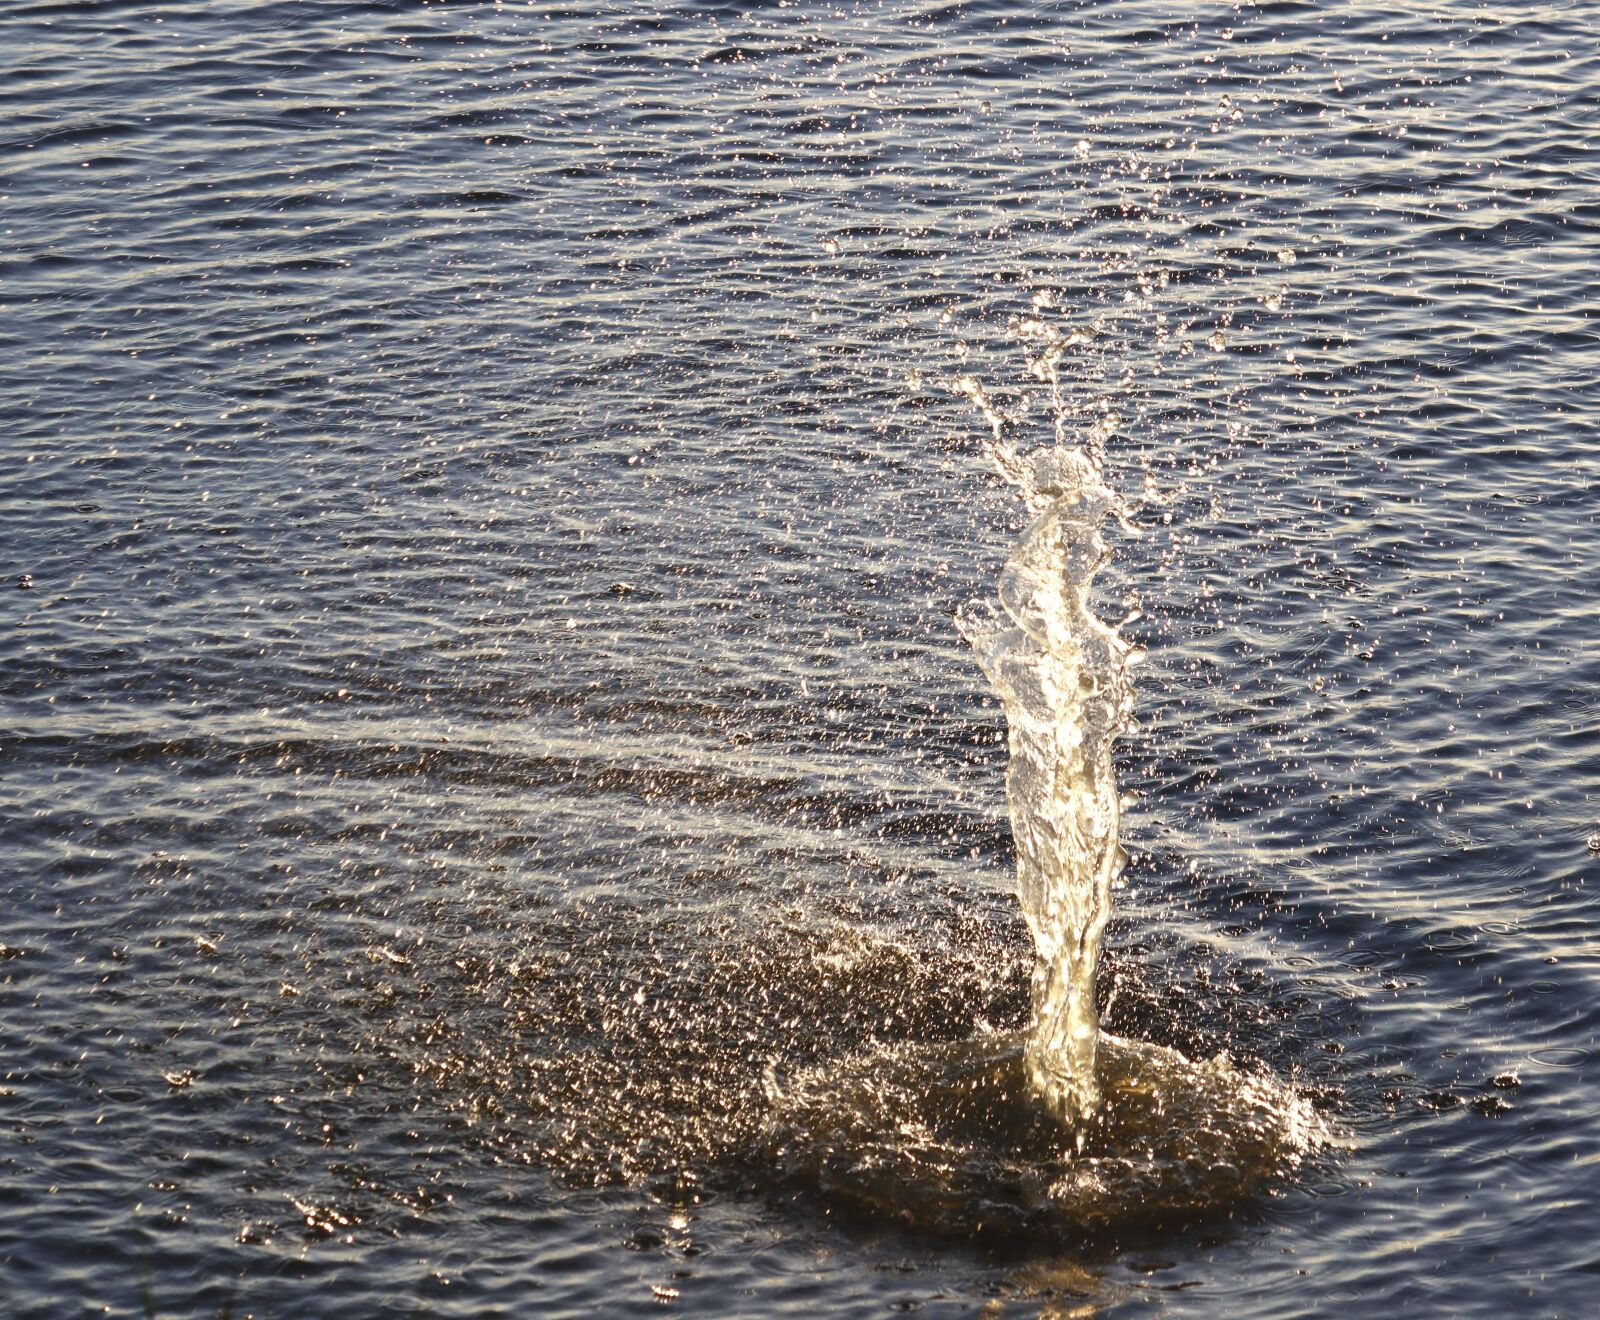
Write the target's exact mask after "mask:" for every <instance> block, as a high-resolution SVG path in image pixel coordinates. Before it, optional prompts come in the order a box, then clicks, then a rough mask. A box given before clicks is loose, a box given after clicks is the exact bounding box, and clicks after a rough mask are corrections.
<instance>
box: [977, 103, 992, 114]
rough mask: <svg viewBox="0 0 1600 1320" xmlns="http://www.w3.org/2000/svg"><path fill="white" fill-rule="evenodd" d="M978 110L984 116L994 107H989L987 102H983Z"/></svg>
mask: <svg viewBox="0 0 1600 1320" xmlns="http://www.w3.org/2000/svg"><path fill="white" fill-rule="evenodd" d="M978 109H980V110H981V111H983V113H984V114H989V113H990V112H991V111H992V110H993V109H994V107H993V106H992V105H990V104H989V102H987V101H985V102H984V103H983V104H982V105H980V106H979V107H978Z"/></svg>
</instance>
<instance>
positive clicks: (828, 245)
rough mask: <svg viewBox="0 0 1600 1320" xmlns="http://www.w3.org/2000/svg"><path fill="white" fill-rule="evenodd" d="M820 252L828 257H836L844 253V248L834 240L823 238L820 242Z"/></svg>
mask: <svg viewBox="0 0 1600 1320" xmlns="http://www.w3.org/2000/svg"><path fill="white" fill-rule="evenodd" d="M822 250H823V251H824V252H826V253H827V254H828V255H829V256H830V257H836V256H838V255H839V253H841V252H842V251H844V247H843V245H842V244H840V242H839V240H838V239H836V238H825V239H823V240H822Z"/></svg>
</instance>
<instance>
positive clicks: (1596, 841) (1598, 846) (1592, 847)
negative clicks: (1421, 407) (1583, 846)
mask: <svg viewBox="0 0 1600 1320" xmlns="http://www.w3.org/2000/svg"><path fill="white" fill-rule="evenodd" d="M1589 851H1590V852H1592V853H1594V854H1595V855H1596V856H1600V834H1591V835H1590V836H1589Z"/></svg>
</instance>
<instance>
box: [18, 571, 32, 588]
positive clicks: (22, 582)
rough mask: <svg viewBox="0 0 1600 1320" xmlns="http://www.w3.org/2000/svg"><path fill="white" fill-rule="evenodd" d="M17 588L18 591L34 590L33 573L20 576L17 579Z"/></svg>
mask: <svg viewBox="0 0 1600 1320" xmlns="http://www.w3.org/2000/svg"><path fill="white" fill-rule="evenodd" d="M17 590H18V591H32V590H33V574H32V573H24V574H23V575H22V576H21V577H19V578H18V579H17Z"/></svg>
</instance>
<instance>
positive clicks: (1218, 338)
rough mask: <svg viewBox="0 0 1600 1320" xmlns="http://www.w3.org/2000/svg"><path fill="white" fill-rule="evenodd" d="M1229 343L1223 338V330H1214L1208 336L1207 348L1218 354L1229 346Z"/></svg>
mask: <svg viewBox="0 0 1600 1320" xmlns="http://www.w3.org/2000/svg"><path fill="white" fill-rule="evenodd" d="M1227 342H1228V341H1227V340H1226V339H1224V338H1223V337H1222V331H1221V330H1213V331H1212V332H1211V333H1210V334H1209V335H1207V336H1206V346H1207V347H1208V348H1210V349H1211V350H1212V351H1213V352H1216V353H1220V352H1222V350H1223V347H1224V346H1225V345H1226V344H1227Z"/></svg>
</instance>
